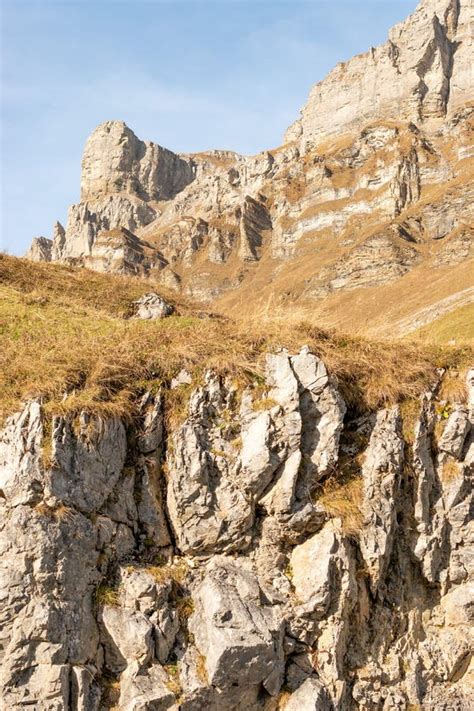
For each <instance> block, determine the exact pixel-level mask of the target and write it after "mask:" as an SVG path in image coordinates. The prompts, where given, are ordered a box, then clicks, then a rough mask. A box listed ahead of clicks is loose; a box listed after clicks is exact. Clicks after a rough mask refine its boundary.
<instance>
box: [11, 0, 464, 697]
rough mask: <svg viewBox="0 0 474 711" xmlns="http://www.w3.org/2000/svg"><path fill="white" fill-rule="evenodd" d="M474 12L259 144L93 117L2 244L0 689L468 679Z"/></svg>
mask: <svg viewBox="0 0 474 711" xmlns="http://www.w3.org/2000/svg"><path fill="white" fill-rule="evenodd" d="M473 26H474V5H473V2H472V0H422V1H421V2H420V4H419V6H418V8H417V9H416V11H415V12H414V13H413V14H412V15H411V16H410V17H409V18H408V19H407V20H406V21H404V22H402V23H400V24H399V25H397V26H396V27H395V28H393V29H392V30H391V32H390V35H389V39H388V40H387V42H386V43H385V44H384V45H382V46H381V47H378V48H376V49H371V50H370V51H369V52H367V53H366V54H363V55H360V56H358V57H355V58H354V59H352V60H351V61H349V62H346V63H344V64H340V65H338V66H337V67H336V68H335V69H334V70H333V72H331V74H329V76H328V77H327V78H326V79H324V80H323V81H322V82H320V83H319V84H317V85H316V86H315V87H314V88H313V90H312V91H311V93H310V96H309V99H308V102H307V104H306V105H305V106H304V108H303V109H302V111H301V116H300V118H299V119H298V120H296V122H295V123H294V124H293V125H292V126H291V127H290V128H289V129H288V131H287V133H286V136H285V142H284V144H283V145H282V146H281V147H280V148H277V149H274V150H268V151H264V152H263V153H261V154H259V155H257V156H252V157H248V156H240V155H237V154H236V153H232V152H229V151H219V150H216V151H210V152H205V153H197V154H192V155H191V154H189V155H184V154H181V155H178V154H176V153H173V152H172V151H170V150H167V149H166V148H162V147H161V146H159V145H156V144H153V143H150V142H145V141H142V140H140V139H139V138H137V136H136V135H135V134H134V133H133V131H132V130H131V129H130V128H128V127H127V126H126V125H125V124H124V123H123V122H120V121H108V122H106V123H104V124H102V125H100V126H99V127H98V128H97V129H96V130H95V131H94V132H93V133H92V135H91V136H90V138H89V139H88V141H87V144H86V147H85V151H84V156H83V160H82V176H81V198H80V202H79V203H78V204H77V205H73V206H72V207H71V208H70V210H69V215H68V221H67V225H66V227H63V226H62V225H61V224H59V223H56V224H55V226H54V228H53V235H52V239H48V238H46V237H37V238H36V239H35V240H34V241H33V243H32V246H31V248H30V250H29V253H28V259H17V258H13V257H10V256H8V255H6V254H0V339H1V342H0V386H1V387H0V418H1V421H0V511H1V515H0V600H1V605H0V711H3V710H4V709H5V711H6V710H7V709H11V710H12V711H27V710H29V711H106V710H109V711H111V710H112V709H113V710H116V711H203V710H206V711H469V710H470V709H473V708H474V661H473V657H472V650H473V647H474V635H473V621H474V604H473V600H474V556H473V543H474V528H473V508H474V506H473V504H474V498H473V487H472V478H473V474H474V369H473V364H474V355H473V351H472V348H470V347H469V343H468V341H469V339H468V338H467V334H466V326H465V324H466V321H465V320H464V321H463V320H462V319H463V318H464V319H465V315H466V313H472V311H466V309H469V308H470V306H469V304H470V302H471V301H472V295H473V292H474V289H473V286H472V273H473V272H472V269H473V259H472V254H471V251H472V238H473V232H474V230H473V214H474V209H473V197H474V184H473V181H472V177H473V164H474V161H473V140H472V138H473V125H472V121H473V116H474V86H473V66H474V62H473V59H474V57H473V54H474V53H473V43H474V40H473ZM52 263H54V264H52ZM137 277H138V278H137ZM249 295H250V296H249ZM244 311H245V313H242V312H244ZM308 313H310V314H311V318H310V319H308V318H307V316H308ZM460 314H461V315H462V316H460ZM447 317H449V319H451V320H450V321H449V323H448V325H449V327H450V328H451V330H449V329H448V330H447V331H443V329H444V328H445V327H446V318H447ZM443 319H445V320H443ZM456 319H457V320H456ZM435 323H437V324H438V331H437V333H438V335H439V343H437V344H434V343H433V342H432V341H430V343H429V345H427V340H426V339H425V340H424V335H423V334H424V333H425V332H424V331H423V328H426V324H431V326H430V327H434V324H435ZM440 324H441V325H440ZM453 324H454V325H456V324H457V330H455V329H454V330H453ZM459 324H461V326H459ZM328 325H331V326H338V327H340V328H331V329H330V328H327V326H328ZM471 328H472V324H471ZM340 329H345V332H343V330H340ZM415 329H417V335H418V340H417V341H415V340H413V339H409V338H406V337H404V338H403V339H397V338H394V336H397V335H403V336H406V334H409V333H410V332H411V331H413V330H415ZM446 333H447V334H448V335H446ZM374 334H375V335H379V336H391V338H386V337H385V338H380V339H372V340H369V339H368V338H367V335H374ZM453 334H454V335H455V338H454V340H455V341H456V339H459V343H457V341H456V343H453V342H452V341H453ZM446 342H447V345H445V346H441V345H440V343H446Z"/></svg>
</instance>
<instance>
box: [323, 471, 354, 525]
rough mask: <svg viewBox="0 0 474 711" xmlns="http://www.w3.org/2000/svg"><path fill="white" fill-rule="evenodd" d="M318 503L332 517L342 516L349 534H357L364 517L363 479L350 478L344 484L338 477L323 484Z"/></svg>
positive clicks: (343, 523)
mask: <svg viewBox="0 0 474 711" xmlns="http://www.w3.org/2000/svg"><path fill="white" fill-rule="evenodd" d="M318 503H319V504H321V506H322V507H323V508H324V509H325V510H326V512H327V513H328V515H329V516H331V518H340V519H341V521H342V528H343V531H344V533H345V534H346V535H347V536H357V534H358V533H359V531H360V530H361V528H362V526H363V517H362V511H361V507H362V479H361V478H360V477H357V478H354V479H350V480H349V481H346V482H345V483H343V484H340V483H338V481H337V478H335V479H329V480H328V481H327V482H325V483H324V484H323V487H322V493H321V494H320V495H319V496H318Z"/></svg>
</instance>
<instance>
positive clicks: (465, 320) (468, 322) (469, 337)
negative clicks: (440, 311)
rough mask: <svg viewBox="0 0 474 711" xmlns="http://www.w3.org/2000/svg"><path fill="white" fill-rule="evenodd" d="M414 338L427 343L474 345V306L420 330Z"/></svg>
mask: <svg viewBox="0 0 474 711" xmlns="http://www.w3.org/2000/svg"><path fill="white" fill-rule="evenodd" d="M412 335H413V337H416V338H419V339H420V340H421V341H424V342H425V343H442V344H450V343H453V342H454V343H471V344H472V343H474V304H466V305H465V306H461V307H460V308H458V309H453V311H450V312H449V313H447V314H444V315H443V316H440V317H439V318H437V319H436V320H435V321H433V322H432V323H430V324H428V325H427V326H423V328H420V329H418V330H417V331H415V332H414V333H413V334H412Z"/></svg>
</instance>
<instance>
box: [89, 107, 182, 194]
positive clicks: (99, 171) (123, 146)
mask: <svg viewBox="0 0 474 711" xmlns="http://www.w3.org/2000/svg"><path fill="white" fill-rule="evenodd" d="M193 176H194V171H193V164H192V162H191V161H190V160H186V159H183V158H181V157H180V156H178V155H176V154H175V153H173V152H172V151H169V150H167V149H166V148H162V147H161V146H159V145H157V144H155V143H151V142H148V141H147V142H145V141H141V140H140V139H139V138H137V136H136V135H135V134H134V132H133V131H132V130H131V129H130V128H129V127H128V126H127V125H126V124H125V123H124V122H123V121H105V122H104V123H102V124H100V125H99V126H98V127H97V128H96V129H95V130H94V131H93V132H92V134H91V135H90V136H89V138H88V139H87V142H86V145H85V149H84V154H83V157H82V173H81V201H83V202H86V201H87V200H97V199H98V198H100V197H101V196H104V195H109V194H113V193H128V194H131V195H137V196H138V197H141V198H143V199H145V200H162V199H169V198H172V197H173V196H174V195H175V194H176V193H178V192H179V191H180V190H182V189H183V187H185V185H187V184H188V183H189V182H190V181H191V180H192V179H193Z"/></svg>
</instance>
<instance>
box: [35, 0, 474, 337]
mask: <svg viewBox="0 0 474 711" xmlns="http://www.w3.org/2000/svg"><path fill="white" fill-rule="evenodd" d="M473 12H474V9H473V3H472V1H471V0H422V2H420V4H419V5H418V7H417V9H416V10H415V12H414V13H413V14H412V15H410V17H408V18H407V19H406V20H405V21H404V22H401V23H399V24H398V25H396V26H395V27H394V28H393V29H392V30H391V31H390V33H389V38H388V40H387V42H386V43H385V44H383V45H381V46H380V47H377V48H371V49H370V50H369V51H368V52H366V53H365V54H361V55H358V56H356V57H354V58H353V59H351V60H350V61H348V62H344V63H341V64H339V65H338V66H337V67H335V69H334V70H333V71H332V72H331V73H330V74H329V75H328V76H327V77H326V78H325V79H324V80H323V81H321V82H319V83H318V84H316V85H315V86H314V87H313V89H312V90H311V92H310V95H309V98H308V101H307V103H306V104H305V106H304V107H303V108H302V110H301V117H300V118H299V119H298V120H297V121H296V122H295V123H294V124H293V126H291V127H290V129H288V132H287V134H286V137H285V143H284V145H283V146H281V147H280V148H277V149H275V150H270V151H263V152H262V153H260V154H258V155H256V156H240V155H239V154H237V153H233V152H230V151H218V150H215V151H210V152H206V153H195V154H193V155H181V154H177V153H173V152H172V151H170V150H168V149H166V148H163V147H162V146H160V145H158V144H155V143H151V142H149V141H143V140H141V139H139V138H138V137H137V136H136V135H135V134H134V132H133V131H132V130H131V129H130V128H129V127H128V126H126V124H125V123H124V122H122V121H107V122H105V123H103V124H101V125H100V126H98V127H97V128H96V129H95V131H93V133H92V135H91V136H90V137H89V139H88V140H87V143H86V146H85V150H84V156H83V160H82V174H81V201H80V203H79V204H77V205H73V206H72V207H71V208H70V210H69V214H68V220H67V225H66V228H65V232H64V235H61V236H59V235H57V234H55V235H53V241H50V240H47V239H46V238H44V237H42V238H41V240H39V241H38V239H37V240H35V241H34V244H33V245H32V248H31V250H30V252H29V254H28V256H29V257H30V258H32V259H37V260H46V261H49V260H53V261H58V260H59V261H62V262H68V263H73V264H79V265H83V266H87V267H90V268H93V269H96V270H101V271H110V270H113V271H119V272H121V273H133V274H139V275H143V276H153V277H154V278H155V279H157V280H158V281H161V282H162V283H163V284H164V285H167V286H171V287H172V288H174V289H177V290H179V291H181V292H183V293H184V294H186V295H188V296H191V297H193V298H195V299H199V300H201V301H204V302H211V301H212V302H214V303H215V305H217V306H218V307H219V308H221V309H223V310H226V311H229V312H232V310H234V309H236V308H237V309H239V308H240V304H241V302H242V299H245V297H246V295H247V294H248V293H250V292H252V293H255V294H256V301H255V307H256V308H259V306H261V305H262V304H263V303H267V302H268V300H276V302H277V303H278V304H284V305H286V304H288V303H294V302H298V303H300V304H301V305H303V306H305V307H306V306H308V307H310V308H311V309H312V310H314V309H317V311H318V314H319V315H320V317H321V318H322V319H323V320H324V319H325V318H326V313H331V314H332V316H331V318H332V317H333V316H334V314H337V317H338V319H342V321H339V322H340V323H342V325H344V322H345V320H346V319H347V324H348V325H349V326H351V325H352V323H353V319H354V318H356V321H357V320H359V321H361V322H362V321H363V322H364V328H365V327H366V325H367V322H368V321H376V320H377V319H379V317H380V312H379V310H377V309H375V308H374V307H373V305H371V304H374V303H376V302H377V301H378V300H379V295H382V294H383V301H384V303H386V304H388V303H390V302H392V303H393V304H395V303H399V298H398V294H399V289H400V287H399V281H400V279H405V281H406V282H408V284H407V286H406V288H405V287H403V292H404V293H409V292H410V291H411V290H413V289H414V288H415V289H416V291H417V296H418V297H419V298H418V301H417V314H418V315H417V316H416V319H414V321H413V323H415V322H416V323H417V324H419V319H420V318H422V319H426V318H428V319H429V318H430V314H433V313H435V311H436V309H435V310H433V308H432V307H434V303H435V302H434V300H433V298H434V297H433V290H431V291H429V290H427V289H425V284H426V277H425V274H426V272H427V271H429V272H430V274H431V275H432V276H433V278H434V279H435V282H436V283H437V285H438V286H437V289H436V290H435V293H436V295H437V294H439V299H438V301H442V302H443V304H449V307H452V306H455V305H457V304H459V303H462V302H463V300H464V299H466V298H468V297H469V298H470V293H471V291H470V289H471V286H472V285H471V283H470V278H469V273H470V269H469V266H468V264H469V262H468V260H469V259H470V257H471V247H472V235H473V211H474V208H473V207H472V206H473V204H474V200H473V196H474V188H473V181H472V177H473V174H472V172H473V168H472V160H470V159H471V158H472V156H473V154H474V150H473V132H474V129H473V119H472V117H473V106H474V89H473V87H474V83H473V75H472V72H473V70H472V67H473V65H474V47H473V39H472V36H473V32H472V27H473V24H474V18H473ZM116 230H118V231H119V232H114V236H113V239H111V238H110V232H111V231H116ZM124 230H125V232H123V231H124ZM130 234H131V235H132V237H133V245H134V247H133V250H132V251H130V245H131V244H132V242H131V238H130ZM119 235H122V236H121V237H120V236H119ZM124 235H125V236H124ZM53 242H54V245H53ZM113 249H116V250H117V252H116V255H115V257H112V251H113ZM447 268H449V269H450V273H449V275H448V274H447V271H446V269H447ZM289 274H291V279H290V278H289V277H288V275H289ZM404 283H405V282H404ZM387 285H393V286H388V287H387ZM368 289H369V291H368ZM354 290H357V301H358V303H359V304H360V308H359V307H358V308H359V311H358V314H357V315H355V314H354V312H353V309H352V305H353V304H355V300H351V308H350V309H349V311H347V299H346V297H345V293H346V292H347V291H354ZM321 297H324V305H323V302H322V301H321ZM380 298H382V296H380ZM446 299H447V301H446ZM408 303H409V301H407V305H406V306H403V305H402V306H401V307H400V308H399V307H398V306H397V308H396V309H395V311H396V313H394V314H393V318H396V319H398V320H400V323H403V324H404V326H403V328H405V326H406V319H407V318H408V317H409V316H410V313H411V311H410V309H411V310H413V307H410V306H408ZM326 306H327V308H326ZM440 308H441V309H444V308H445V306H441V307H440ZM421 314H425V315H424V316H422V315H421ZM382 316H383V320H384V321H386V318H385V315H384V314H383V315H382ZM359 325H361V326H362V323H359ZM371 328H374V329H375V330H377V329H378V328H379V326H378V325H377V324H376V323H374V325H373V326H372V325H371Z"/></svg>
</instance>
